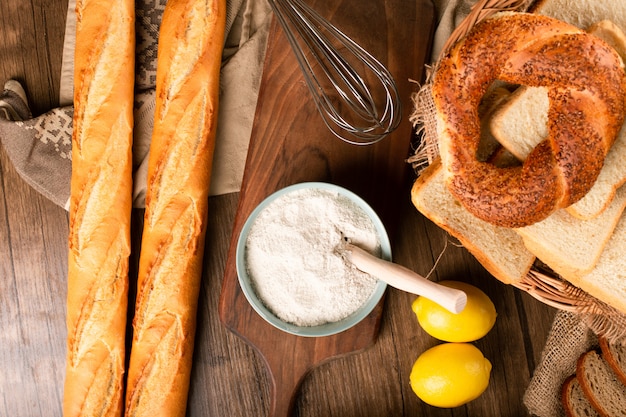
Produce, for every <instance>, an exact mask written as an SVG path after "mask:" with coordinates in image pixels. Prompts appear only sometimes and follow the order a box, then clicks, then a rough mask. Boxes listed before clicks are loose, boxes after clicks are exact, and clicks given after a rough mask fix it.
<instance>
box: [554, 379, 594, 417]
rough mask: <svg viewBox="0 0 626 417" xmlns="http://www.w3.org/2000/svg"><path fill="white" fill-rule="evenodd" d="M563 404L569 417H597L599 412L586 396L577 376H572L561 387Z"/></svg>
mask: <svg viewBox="0 0 626 417" xmlns="http://www.w3.org/2000/svg"><path fill="white" fill-rule="evenodd" d="M561 403H562V404H563V409H564V410H565V415H566V416H567V417H597V416H599V414H598V412H597V411H596V409H595V408H593V405H591V403H590V402H589V399H588V398H587V397H586V396H585V393H584V392H583V390H582V388H581V387H580V383H579V382H578V380H577V379H576V375H571V376H569V377H568V378H567V379H565V382H563V385H562V387H561Z"/></svg>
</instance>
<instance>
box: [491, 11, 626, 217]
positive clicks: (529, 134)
mask: <svg viewBox="0 0 626 417" xmlns="http://www.w3.org/2000/svg"><path fill="white" fill-rule="evenodd" d="M583 3H588V2H583ZM588 31H589V32H590V33H593V34H595V35H596V36H599V37H600V38H602V39H604V40H605V41H606V42H608V43H609V44H610V45H612V46H613V47H614V48H615V49H616V50H617V51H618V53H619V54H620V56H621V58H622V59H623V60H626V35H624V32H623V31H622V30H621V29H620V28H619V27H618V26H617V25H615V24H614V23H612V22H610V21H606V20H604V21H601V22H597V23H596V24H594V25H592V27H591V28H589V29H588ZM549 105H550V103H549V100H548V90H547V89H546V88H545V87H529V86H521V87H519V88H518V89H516V90H515V91H514V92H513V93H512V94H511V96H510V97H509V99H508V100H507V101H506V103H504V104H503V105H501V106H500V107H499V108H498V109H496V110H495V111H494V113H493V115H492V117H491V119H490V121H489V129H490V130H491V132H492V134H493V136H494V137H495V138H496V139H497V141H498V142H500V143H501V144H502V145H503V146H504V147H505V148H506V149H507V150H509V151H510V152H511V153H512V154H513V155H515V156H516V157H517V158H518V159H520V160H522V161H523V160H524V159H526V157H527V156H528V154H529V153H530V152H531V151H532V150H533V149H534V148H535V147H536V146H537V145H538V144H539V143H540V142H541V141H543V140H544V139H545V138H546V137H547V135H548V128H547V124H548V109H549ZM624 157H626V128H624V129H622V130H621V131H620V133H619V135H618V137H617V138H616V140H615V143H614V144H613V147H612V148H611V150H610V151H609V153H608V155H607V157H606V159H605V161H604V167H603V168H602V171H600V175H599V176H598V179H597V180H596V183H595V185H594V186H593V187H592V188H591V190H590V191H589V192H588V193H587V194H586V195H585V196H584V197H583V198H582V199H580V200H579V201H577V202H576V203H574V204H572V205H571V206H570V207H568V208H567V211H568V212H569V213H570V214H572V215H573V216H575V217H578V218H581V219H583V220H587V219H591V218H594V217H597V216H599V215H600V213H602V211H604V210H605V209H606V208H607V207H608V205H609V203H610V202H611V200H612V199H613V197H614V196H615V192H616V190H617V189H618V188H619V187H621V186H622V185H623V184H624V183H626V164H624V163H622V161H623V159H624Z"/></svg>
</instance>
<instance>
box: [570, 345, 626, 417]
mask: <svg viewBox="0 0 626 417" xmlns="http://www.w3.org/2000/svg"><path fill="white" fill-rule="evenodd" d="M576 379H578V382H579V384H580V387H581V388H582V390H583V392H584V393H585V396H586V397H587V398H588V399H589V402H590V403H591V404H592V405H593V408H595V409H596V410H597V412H598V414H600V415H601V416H602V417H626V386H624V384H622V383H621V382H620V381H619V379H617V376H615V373H614V372H613V370H612V369H611V367H610V366H609V364H608V363H606V361H605V360H604V359H602V357H601V356H600V355H599V354H598V353H597V352H596V351H595V350H591V351H589V352H587V353H585V354H583V355H582V356H581V357H580V358H579V359H578V363H577V366H576Z"/></svg>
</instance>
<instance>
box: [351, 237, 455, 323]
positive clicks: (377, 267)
mask: <svg viewBox="0 0 626 417" xmlns="http://www.w3.org/2000/svg"><path fill="white" fill-rule="evenodd" d="M341 252H342V254H343V255H344V258H345V259H346V260H348V261H349V262H351V263H352V264H353V265H354V266H355V267H356V268H358V269H359V270H361V271H363V272H366V273H368V274H370V275H372V276H374V277H376V278H378V279H380V280H382V281H385V282H386V283H387V284H389V285H391V286H392V287H394V288H397V289H399V290H402V291H406V292H410V293H412V294H417V295H421V296H424V297H426V298H428V299H430V300H432V301H434V302H435V303H437V304H439V305H440V306H442V307H444V308H445V309H447V310H449V311H451V312H453V313H460V312H461V311H462V310H463V309H464V308H465V304H466V303H467V295H466V294H465V292H463V291H461V290H457V289H455V288H449V287H446V286H443V285H441V284H437V283H436V282H433V281H430V280H428V279H426V278H424V277H423V276H421V275H419V274H417V273H416V272H413V271H411V270H409V269H408V268H405V267H403V266H401V265H398V264H395V263H393V262H389V261H385V260H384V259H380V258H378V257H376V256H374V255H372V254H370V253H369V252H367V251H365V250H363V249H361V248H359V247H358V246H354V245H353V244H351V243H345V244H342V247H341Z"/></svg>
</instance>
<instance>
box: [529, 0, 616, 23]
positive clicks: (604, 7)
mask: <svg viewBox="0 0 626 417" xmlns="http://www.w3.org/2000/svg"><path fill="white" fill-rule="evenodd" d="M529 11H530V12H531V13H538V14H542V15H545V16H550V17H554V18H555V19H560V20H563V21H565V22H567V23H569V24H572V25H574V26H577V27H579V28H582V29H586V28H588V27H589V26H591V25H592V24H594V23H596V22H599V21H601V20H607V19H609V20H612V21H613V22H615V23H616V24H617V25H618V26H619V27H621V28H626V2H625V1H623V0H594V1H581V0H538V1H536V2H535V3H534V4H533V5H532V7H531V8H530V9H529Z"/></svg>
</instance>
